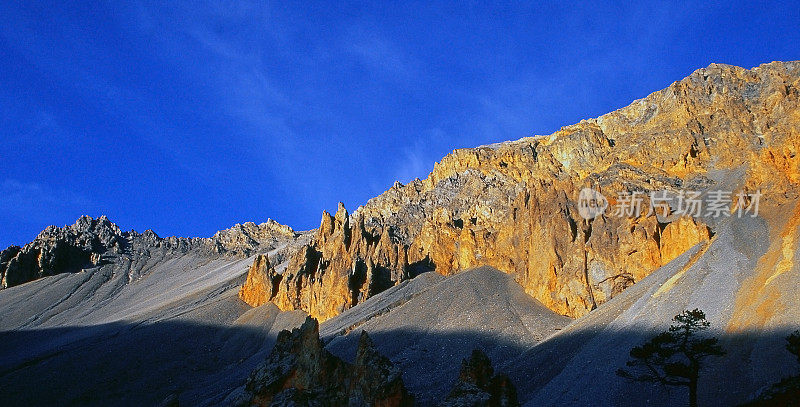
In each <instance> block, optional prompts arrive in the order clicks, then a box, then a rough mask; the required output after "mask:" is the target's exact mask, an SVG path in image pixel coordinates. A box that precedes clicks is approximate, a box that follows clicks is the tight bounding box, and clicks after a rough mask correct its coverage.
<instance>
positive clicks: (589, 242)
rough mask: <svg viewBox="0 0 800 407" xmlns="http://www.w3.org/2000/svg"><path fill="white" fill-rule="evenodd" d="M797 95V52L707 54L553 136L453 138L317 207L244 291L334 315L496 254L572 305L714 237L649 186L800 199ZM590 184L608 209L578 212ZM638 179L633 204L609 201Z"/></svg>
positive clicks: (536, 292)
mask: <svg viewBox="0 0 800 407" xmlns="http://www.w3.org/2000/svg"><path fill="white" fill-rule="evenodd" d="M798 102H800V63H798V62H773V63H770V64H765V65H762V66H759V67H757V68H753V69H750V70H747V69H743V68H739V67H735V66H729V65H720V64H712V65H710V66H709V67H707V68H704V69H700V70H698V71H696V72H694V73H692V74H691V75H690V76H688V77H687V78H685V79H683V80H680V81H678V82H675V83H673V84H672V85H670V86H669V87H667V88H666V89H663V90H661V91H658V92H655V93H653V94H651V95H649V96H647V97H645V98H643V99H640V100H637V101H634V102H633V103H632V104H631V105H629V106H627V107H625V108H622V109H619V110H617V111H614V112H612V113H609V114H607V115H604V116H601V117H599V118H596V119H590V120H583V121H581V122H580V123H578V124H575V125H572V126H567V127H564V128H562V129H561V130H559V131H557V132H556V133H553V134H551V135H549V136H537V137H529V138H523V139H521V140H518V141H514V142H505V143H499V144H494V145H489V146H482V147H478V148H474V149H463V150H456V151H454V152H453V153H452V154H450V155H448V156H447V157H445V158H444V159H442V161H441V162H439V163H437V164H436V165H435V166H434V169H433V171H432V172H431V173H430V174H429V176H428V177H427V178H426V179H424V180H415V181H413V182H411V183H409V184H407V185H401V184H400V183H396V184H395V185H394V186H393V187H392V188H390V189H389V190H388V191H386V192H385V193H384V194H382V195H380V196H378V197H376V198H373V199H372V200H370V201H369V202H368V203H367V204H366V205H364V206H362V207H360V208H358V209H357V210H356V211H355V212H354V213H353V214H349V213H348V212H347V211H346V210H345V208H344V207H343V206H342V205H340V206H339V209H338V211H337V212H336V214H335V215H333V216H332V215H330V214H328V213H323V216H322V221H321V224H320V227H319V229H317V231H316V232H315V235H314V237H313V238H312V239H311V242H310V243H309V244H308V245H305V246H303V247H302V248H300V249H299V250H297V251H296V252H295V253H294V255H292V256H291V259H290V261H289V262H288V266H287V268H286V270H285V271H281V272H276V271H275V270H271V269H270V268H269V267H268V264H267V263H266V262H260V263H258V264H254V266H253V268H252V269H251V274H252V273H256V274H259V276H260V277H259V276H253V278H248V281H249V283H248V284H247V285H246V286H245V288H244V289H243V290H242V298H243V299H245V300H246V301H248V302H249V303H250V304H251V305H258V304H260V303H262V302H264V301H266V300H269V301H272V302H274V303H275V304H276V305H278V306H279V307H280V308H281V309H284V310H289V309H302V310H304V311H306V312H308V313H309V314H311V315H312V316H314V317H316V318H319V319H321V320H325V319H328V318H331V317H333V316H335V315H337V314H339V313H341V312H342V311H344V310H346V309H348V308H351V307H353V306H355V305H356V304H358V303H359V302H360V301H363V300H364V299H365V298H368V297H370V296H371V295H374V294H375V293H378V292H380V291H382V290H384V289H386V288H387V287H391V286H393V285H395V284H397V283H398V282H400V281H403V280H406V279H409V278H412V277H414V276H415V275H417V274H419V273H420V272H422V271H428V270H436V272H438V273H441V274H444V275H449V274H452V273H456V272H459V271H461V270H464V269H467V268H470V267H475V266H481V265H489V266H492V267H495V268H497V269H499V270H502V271H504V272H506V273H509V274H511V275H512V276H513V277H514V279H516V281H517V282H519V283H520V284H521V285H522V286H523V287H524V288H525V290H526V292H527V293H528V294H530V295H531V296H533V297H534V298H536V299H538V300H539V301H541V302H542V303H543V304H545V305H546V306H547V307H549V308H550V309H552V310H554V311H556V312H558V313H561V314H564V315H568V316H571V317H579V316H581V315H584V314H586V313H587V312H589V311H590V310H592V309H594V308H596V307H597V306H598V305H599V304H602V303H604V302H606V301H608V300H609V299H611V298H613V297H614V296H616V295H618V294H619V293H621V292H622V291H623V290H625V289H626V288H627V287H629V286H631V285H633V284H634V283H635V282H637V281H639V280H641V279H643V278H644V277H646V276H647V275H648V274H650V273H651V272H653V271H654V270H655V269H657V268H659V267H661V266H662V265H665V264H667V263H669V262H670V261H671V260H672V259H674V258H675V257H677V256H678V255H680V254H681V253H683V252H685V251H686V250H687V249H689V248H691V247H693V246H695V245H696V244H698V243H700V242H704V241H708V240H709V239H710V238H711V237H713V235H714V224H715V221H714V219H713V217H709V216H705V214H701V215H700V216H686V215H684V216H681V214H680V210H679V209H680V208H676V207H675V206H674V205H668V206H667V207H663V208H660V209H659V210H652V211H651V210H648V209H649V208H651V207H656V208H658V205H655V204H656V203H655V202H651V199H650V196H649V194H651V193H657V192H661V191H664V193H665V194H669V196H671V197H672V199H673V202H675V201H677V199H678V197H683V195H682V194H683V193H684V192H685V191H690V192H697V193H699V194H700V195H698V196H703V197H708V196H709V194H712V193H713V192H712V191H715V190H725V191H727V192H728V193H729V194H730V195H729V197H733V198H731V199H730V202H728V203H727V205H728V206H729V207H735V206H736V205H744V204H747V205H748V206H750V204H751V203H752V201H751V200H747V201H746V202H743V200H744V199H749V198H746V197H747V195H748V194H753V193H756V192H757V191H760V192H762V193H763V196H761V197H760V199H761V201H767V202H772V203H779V202H785V201H788V200H793V199H796V198H797V196H798V184H799V183H800V170H798V167H799V166H800V155H798V154H797V153H798V150H799V149H800V109H798V107H799V106H798ZM585 187H590V188H593V189H594V190H596V191H598V192H600V193H602V194H603V195H604V196H605V197H606V198H607V201H608V204H609V205H610V206H609V211H608V212H606V213H605V214H603V215H600V216H597V217H593V218H584V217H582V216H581V215H580V208H579V207H578V201H579V200H578V198H579V193H580V191H581V190H582V189H583V188H585ZM681 191H684V192H681ZM633 192H637V193H639V194H640V196H641V197H643V201H642V202H641V208H642V211H641V212H640V213H635V212H632V211H631V212H630V213H620V214H619V215H620V216H615V214H613V213H610V212H611V208H612V207H619V206H620V204H621V203H623V202H622V200H623V199H625V198H624V197H626V196H630V194H631V193H633ZM739 194H744V195H742V197H743V198H742V199H739V200H737V199H736V197H737V196H738V195H739ZM665 196H666V195H665ZM651 203H652V204H653V205H652V206H651ZM264 281H269V283H270V284H265V283H264Z"/></svg>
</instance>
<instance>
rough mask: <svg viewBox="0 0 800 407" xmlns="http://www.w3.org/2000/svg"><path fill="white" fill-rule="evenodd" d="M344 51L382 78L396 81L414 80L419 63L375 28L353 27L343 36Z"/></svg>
mask: <svg viewBox="0 0 800 407" xmlns="http://www.w3.org/2000/svg"><path fill="white" fill-rule="evenodd" d="M343 42H344V43H343V48H344V50H345V51H346V53H348V54H350V55H352V56H354V57H356V59H357V60H358V61H359V62H360V63H361V64H363V65H364V66H366V67H367V68H368V69H369V70H371V71H373V72H375V73H377V74H379V75H380V76H381V77H382V79H388V80H390V81H396V82H412V81H414V80H416V78H417V75H418V71H419V63H418V62H417V61H416V60H414V59H413V58H412V57H411V56H410V54H409V53H408V52H407V51H406V50H404V49H402V48H401V47H400V46H399V45H397V44H396V43H394V42H392V41H390V40H388V39H387V38H384V37H382V36H380V35H379V34H378V33H377V32H376V31H375V30H366V29H364V28H359V27H356V28H353V29H351V30H350V31H349V32H348V33H347V35H346V36H345V37H344V38H343Z"/></svg>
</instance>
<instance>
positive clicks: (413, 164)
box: [394, 129, 446, 184]
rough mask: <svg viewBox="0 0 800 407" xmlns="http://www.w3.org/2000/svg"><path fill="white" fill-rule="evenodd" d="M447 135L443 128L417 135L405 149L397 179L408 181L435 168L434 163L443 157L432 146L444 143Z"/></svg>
mask: <svg viewBox="0 0 800 407" xmlns="http://www.w3.org/2000/svg"><path fill="white" fill-rule="evenodd" d="M445 138H446V135H445V134H444V132H443V131H442V130H441V129H430V130H428V131H427V132H426V133H425V134H423V135H422V136H419V137H416V138H415V139H414V140H413V141H412V142H411V143H409V145H408V147H406V149H405V150H404V151H403V153H402V157H401V158H400V165H399V166H398V168H397V170H396V171H395V175H394V176H395V180H397V181H400V182H402V183H404V184H405V183H408V182H410V181H413V180H414V179H415V178H420V179H422V178H425V177H427V176H428V174H429V173H430V172H431V170H433V164H434V163H435V162H437V161H439V160H441V159H442V157H441V156H437V154H438V153H437V151H436V149H434V148H431V147H432V146H434V145H438V144H442V141H443V140H444V139H445Z"/></svg>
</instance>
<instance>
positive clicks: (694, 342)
mask: <svg viewBox="0 0 800 407" xmlns="http://www.w3.org/2000/svg"><path fill="white" fill-rule="evenodd" d="M673 321H674V322H675V324H673V325H672V326H670V328H669V330H668V331H664V332H662V333H660V334H658V335H657V336H656V337H654V338H653V339H651V340H649V341H647V342H646V343H644V344H643V345H641V346H636V347H634V348H633V349H631V352H630V356H631V358H632V359H631V360H629V361H628V362H627V363H626V365H627V366H628V367H629V368H630V369H629V370H626V369H619V370H617V375H619V376H621V377H624V378H627V379H630V380H635V381H642V382H652V383H661V384H663V385H667V386H685V387H688V389H689V405H690V406H691V407H696V406H697V379H698V377H699V376H700V370H701V369H702V367H703V361H704V359H705V358H707V357H709V356H723V355H725V350H724V349H722V346H720V345H719V340H718V339H717V338H714V337H701V336H699V335H698V333H700V332H702V331H704V330H706V329H708V327H709V326H710V325H711V323H710V322H708V321H707V320H706V315H705V313H704V312H703V311H701V310H699V309H694V310H692V311H684V312H682V313H680V314H678V315H676V316H675V317H674V318H673Z"/></svg>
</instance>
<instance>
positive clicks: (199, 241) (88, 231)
mask: <svg viewBox="0 0 800 407" xmlns="http://www.w3.org/2000/svg"><path fill="white" fill-rule="evenodd" d="M298 236H299V235H298V234H297V233H295V232H294V231H293V230H292V229H291V228H290V227H288V226H284V225H281V224H279V223H277V222H275V221H273V220H269V221H267V222H265V223H262V224H260V225H256V224H254V223H252V222H247V223H245V224H242V225H240V224H237V225H235V226H233V227H232V228H230V229H226V230H222V231H219V232H217V233H216V234H215V235H214V236H213V237H211V238H180V237H167V238H161V237H159V236H158V235H156V234H155V232H153V231H152V230H146V231H145V232H144V233H137V232H135V231H129V232H123V231H121V230H120V228H119V227H118V226H117V225H115V224H114V223H112V222H111V221H109V220H108V218H107V217H105V216H101V217H99V218H97V219H94V218H91V217H89V216H82V217H81V218H80V219H78V220H77V221H76V222H75V223H74V224H72V225H69V226H64V227H56V226H49V227H47V228H46V229H45V230H44V231H42V232H41V233H39V235H38V236H37V237H36V239H34V240H33V241H32V242H30V243H28V244H26V245H25V246H23V247H19V246H10V247H8V248H7V249H5V250H3V251H2V252H0V282H1V283H0V284H1V285H0V288H7V287H13V286H16V285H19V284H23V283H27V282H29V281H33V280H36V279H38V278H42V277H45V276H51V275H55V274H60V273H74V272H78V271H80V270H82V269H86V268H91V267H96V266H99V265H101V264H103V263H106V262H112V261H118V260H120V259H125V260H127V261H128V262H133V263H137V262H139V263H141V262H144V263H146V262H147V261H148V260H149V259H150V257H151V256H150V251H160V252H166V253H172V254H181V253H186V252H188V251H195V252H197V253H198V254H204V255H208V256H218V255H228V256H249V255H250V254H251V253H253V252H257V251H266V250H270V249H274V248H276V247H279V246H281V245H285V244H287V243H288V242H292V241H294V240H295V239H296V238H297V237H298Z"/></svg>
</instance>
